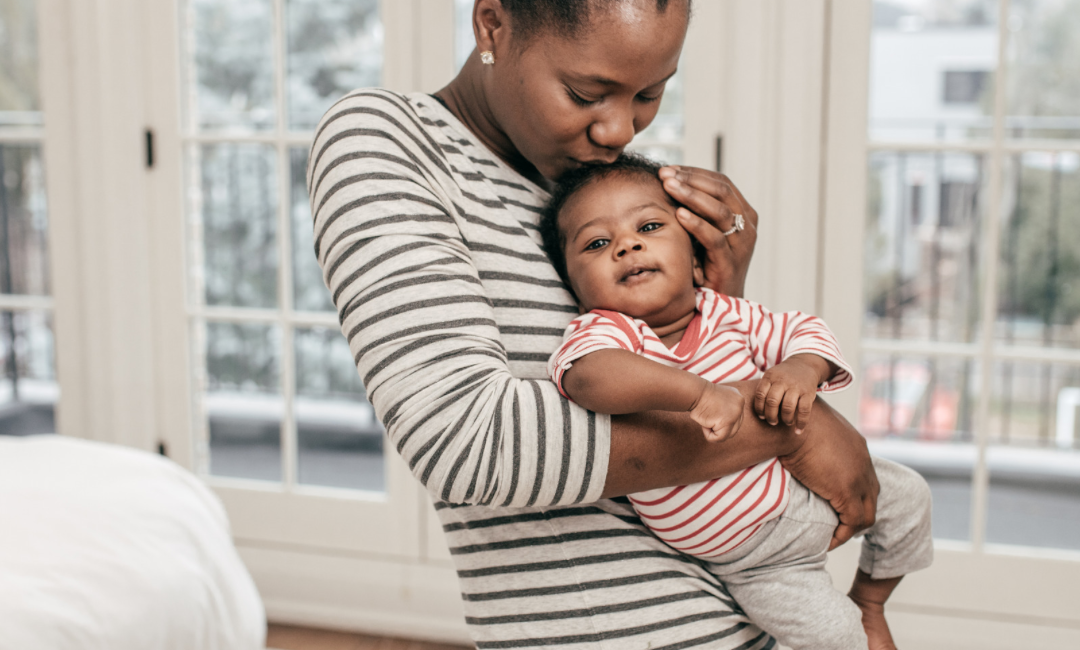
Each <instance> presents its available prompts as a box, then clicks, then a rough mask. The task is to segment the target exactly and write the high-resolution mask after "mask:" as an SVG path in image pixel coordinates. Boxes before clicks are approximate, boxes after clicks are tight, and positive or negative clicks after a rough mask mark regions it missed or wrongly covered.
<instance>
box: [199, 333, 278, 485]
mask: <svg viewBox="0 0 1080 650" xmlns="http://www.w3.org/2000/svg"><path fill="white" fill-rule="evenodd" d="M280 345H281V334H280V332H279V330H278V328H276V327H273V326H270V325H257V324H237V323H207V325H206V379H207V381H206V395H205V397H204V400H205V401H204V408H205V412H206V417H207V420H208V424H209V428H210V473H211V474H214V475H217V476H233V477H238V478H252V479H261V480H267V481H280V480H281V421H282V416H283V413H284V408H283V404H282V400H281V388H280V378H279V374H278V373H279V363H278V355H279V349H280Z"/></svg>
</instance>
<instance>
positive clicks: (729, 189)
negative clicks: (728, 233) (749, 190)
mask: <svg viewBox="0 0 1080 650" xmlns="http://www.w3.org/2000/svg"><path fill="white" fill-rule="evenodd" d="M660 178H661V179H663V180H664V186H665V188H670V189H669V193H670V194H672V196H675V197H676V198H677V199H679V201H680V202H681V203H683V204H684V205H686V207H688V208H690V209H691V210H694V211H695V212H699V211H700V212H704V213H707V214H710V215H711V214H712V213H713V212H714V211H713V210H712V206H713V205H715V204H714V203H713V201H715V202H717V203H719V204H721V205H723V206H724V207H725V208H726V214H727V216H728V217H729V218H730V217H731V215H734V214H741V215H743V217H744V218H745V220H746V223H747V227H748V228H749V227H753V228H755V229H756V228H757V213H756V212H755V211H754V209H753V208H752V207H750V204H749V202H747V200H746V198H745V197H743V195H742V192H740V191H739V188H738V187H736V186H735V184H734V183H732V182H731V179H730V178H728V177H727V176H725V175H724V174H720V173H717V172H714V171H710V170H707V169H699V168H697V167H665V168H663V169H661V170H660ZM675 192H679V193H680V194H681V197H680V196H676V194H675ZM710 199H712V200H711V201H710ZM732 221H733V220H732ZM717 226H718V227H720V228H721V229H722V230H729V229H730V228H731V226H732V224H731V223H718V224H717Z"/></svg>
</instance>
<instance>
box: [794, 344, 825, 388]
mask: <svg viewBox="0 0 1080 650" xmlns="http://www.w3.org/2000/svg"><path fill="white" fill-rule="evenodd" d="M786 360H787V361H795V362H797V363H802V364H804V365H806V366H807V367H808V368H810V369H811V370H812V371H813V372H814V374H815V376H816V377H817V383H816V384H814V386H815V387H817V386H820V385H822V384H824V383H825V382H827V381H829V380H830V379H832V376H833V375H834V374H835V373H836V369H835V368H834V366H833V364H832V362H831V361H829V360H828V359H826V358H825V357H819V356H818V355H816V354H813V353H810V352H804V353H802V354H796V355H793V356H790V357H788V358H787V359H786Z"/></svg>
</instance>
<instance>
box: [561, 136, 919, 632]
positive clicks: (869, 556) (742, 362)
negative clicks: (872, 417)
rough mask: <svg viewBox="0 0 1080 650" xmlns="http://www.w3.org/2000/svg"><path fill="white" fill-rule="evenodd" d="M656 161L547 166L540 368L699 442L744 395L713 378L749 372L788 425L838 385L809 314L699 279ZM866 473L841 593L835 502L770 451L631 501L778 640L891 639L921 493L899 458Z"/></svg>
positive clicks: (595, 399)
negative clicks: (546, 327)
mask: <svg viewBox="0 0 1080 650" xmlns="http://www.w3.org/2000/svg"><path fill="white" fill-rule="evenodd" d="M659 168H660V167H659V165H657V164H655V163H653V162H651V161H649V160H647V159H645V158H641V157H638V156H631V155H623V156H621V157H620V158H619V159H618V160H617V161H615V162H614V163H612V164H610V165H596V166H586V167H582V168H579V169H576V170H573V171H571V172H568V173H567V174H566V175H565V176H564V177H563V178H562V179H560V183H559V186H558V187H557V188H556V189H555V192H554V194H553V195H552V197H551V201H550V203H549V205H548V207H547V210H546V212H545V214H544V216H543V218H542V221H541V232H542V234H543V237H544V246H545V248H546V250H547V252H548V255H549V256H550V257H551V260H552V262H553V263H554V265H555V267H556V268H557V269H558V270H559V272H560V274H561V275H562V276H563V280H564V281H565V282H566V283H567V285H568V286H569V287H570V288H571V290H572V291H573V293H574V295H575V296H576V298H577V300H578V302H579V304H580V305H581V310H582V313H583V315H582V316H579V317H578V318H576V319H575V320H574V321H573V322H572V323H571V324H570V325H569V327H567V329H566V333H565V336H564V340H563V344H562V346H561V347H560V348H559V349H558V350H556V352H555V353H554V354H553V355H552V357H551V360H550V362H549V372H550V374H551V378H552V380H553V381H554V382H555V383H556V384H557V385H558V386H559V390H561V391H562V392H563V394H564V395H566V396H567V397H569V398H570V399H572V400H574V401H575V402H577V403H579V404H581V405H582V406H584V407H586V408H588V409H591V410H594V411H598V412H602V413H611V414H617V413H636V412H640V411H647V410H665V411H689V413H690V417H691V418H693V420H694V421H695V422H697V423H698V424H700V425H701V427H702V430H703V432H704V435H705V436H706V438H708V439H709V440H714V441H720V440H724V439H726V438H728V437H730V436H732V435H735V433H736V432H737V431H738V428H739V425H740V423H741V420H742V414H743V406H744V404H743V398H742V395H741V394H740V393H739V392H738V391H737V390H735V389H734V388H731V387H728V386H722V385H720V384H719V382H725V381H727V382H735V381H742V380H748V379H756V378H759V379H760V381H759V390H758V394H757V397H756V399H755V404H754V408H755V411H756V413H757V415H758V416H759V417H763V418H765V419H767V420H768V421H770V422H776V421H778V419H779V420H783V421H784V422H785V423H786V424H788V425H792V426H795V427H796V433H800V432H801V430H802V428H803V427H805V426H806V424H807V419H808V417H809V415H810V410H811V406H812V404H813V401H814V398H815V396H816V393H817V392H818V391H819V390H820V391H822V392H825V391H832V390H838V389H840V388H843V387H844V386H846V385H848V384H849V383H851V374H852V373H851V368H850V367H849V366H848V365H847V363H846V362H845V361H844V359H843V357H842V356H841V354H840V349H839V346H838V345H837V342H836V339H835V337H834V336H833V335H832V333H831V332H830V331H829V329H828V328H827V327H826V326H825V323H824V322H822V321H821V320H820V319H818V318H814V317H813V316H808V315H806V314H802V313H800V312H787V313H782V314H773V313H771V312H769V311H768V310H766V309H765V308H764V307H762V306H761V305H758V304H756V303H753V302H750V301H749V300H743V299H740V298H732V297H730V296H725V295H722V294H719V293H717V292H715V291H712V290H711V289H707V288H703V287H700V285H701V284H702V282H703V276H702V267H701V265H700V262H699V261H698V259H697V256H696V255H695V251H694V242H693V240H692V239H691V238H690V235H689V234H688V233H687V232H686V231H685V230H684V229H683V228H682V226H681V225H680V224H679V222H678V220H677V219H676V217H675V210H676V208H677V207H678V204H676V203H675V202H673V200H672V199H671V198H670V197H669V196H668V194H667V193H666V192H665V191H664V189H663V186H662V184H661V182H660V180H659V178H658V177H657V172H658V170H659ZM763 398H764V399H763ZM874 469H875V470H876V472H877V476H878V481H879V483H880V485H881V492H880V495H879V497H878V503H877V506H878V509H877V521H876V523H875V525H874V526H873V527H871V528H870V529H868V530H867V531H866V537H865V538H864V541H863V548H862V555H861V557H860V561H859V571H858V572H857V574H856V577H855V581H854V584H853V585H852V587H851V592H850V593H849V594H848V596H849V597H850V598H846V597H844V596H843V595H842V594H840V593H839V592H837V591H835V590H834V589H833V586H832V581H831V579H830V577H829V575H828V573H827V572H826V571H825V553H826V551H827V549H828V546H829V541H830V540H831V538H832V534H833V531H834V530H835V528H836V526H837V524H838V519H837V516H836V513H835V512H834V511H833V509H832V508H831V507H830V506H829V504H828V502H827V501H825V500H824V499H822V498H821V497H818V496H817V495H815V494H814V493H812V492H810V491H809V490H808V489H807V488H806V487H804V486H803V485H802V484H801V483H799V482H798V481H797V480H795V479H793V478H792V477H791V475H790V474H789V473H788V472H787V470H785V469H784V468H783V467H782V466H781V465H780V462H779V461H778V460H777V459H775V458H773V459H771V460H768V461H765V462H762V463H760V464H758V465H756V466H754V467H751V468H749V469H746V470H743V471H742V472H739V473H737V474H733V475H730V476H724V477H721V478H718V479H715V480H712V481H708V482H704V483H698V484H694V485H683V486H679V487H674V488H664V489H659V490H651V491H649V492H642V493H639V494H633V495H630V502H631V503H632V504H633V506H634V509H635V510H636V511H637V513H638V515H640V517H641V520H642V522H644V523H645V525H646V526H648V527H649V529H650V530H652V532H653V533H655V534H656V535H657V537H659V538H660V539H662V540H663V541H664V542H666V543H667V544H669V545H670V546H672V547H673V548H675V549H678V550H680V551H682V552H684V553H687V554H690V555H693V556H695V557H698V558H700V559H701V560H704V562H703V566H704V567H705V568H706V569H707V570H708V571H710V572H712V573H713V574H715V575H716V576H717V577H718V578H720V579H721V580H722V581H723V582H724V583H725V584H726V585H727V587H728V590H729V591H730V593H731V595H732V596H733V597H734V598H735V600H736V601H737V602H738V603H739V605H740V606H741V607H742V609H743V610H744V611H745V612H746V613H747V615H748V616H749V617H750V619H751V620H753V621H754V622H755V623H757V624H758V625H760V626H761V627H762V628H763V629H764V630H765V631H767V632H769V633H770V634H772V635H773V636H775V637H776V638H777V639H778V640H779V641H780V642H781V643H783V644H785V645H787V646H790V647H792V648H794V649H795V650H800V649H803V648H805V649H813V650H823V649H831V648H835V649H837V650H852V649H854V648H867V647H869V648H874V649H882V648H893V647H895V646H894V645H893V642H892V638H891V636H890V634H889V629H888V626H887V624H886V623H885V617H884V603H885V601H886V600H887V598H888V597H889V595H890V594H891V593H892V590H893V589H894V588H895V587H896V585H897V583H898V582H899V581H900V579H901V578H902V577H903V576H904V575H905V574H907V573H909V572H911V571H915V570H918V569H922V568H925V567H927V566H929V565H930V562H931V559H932V555H933V548H932V543H931V538H930V493H929V488H928V487H927V485H926V483H925V481H923V479H922V478H921V477H920V476H919V475H918V474H916V473H915V472H913V471H912V470H910V469H908V468H905V467H903V466H900V465H897V464H895V463H892V462H889V461H886V460H882V459H877V458H875V459H874Z"/></svg>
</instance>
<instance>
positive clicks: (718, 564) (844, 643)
mask: <svg viewBox="0 0 1080 650" xmlns="http://www.w3.org/2000/svg"><path fill="white" fill-rule="evenodd" d="M837 523H838V521H837V518H836V513H835V512H834V511H833V510H832V508H831V507H829V504H828V503H827V502H825V501H824V500H823V499H821V498H819V497H817V496H815V495H813V494H811V493H810V492H809V490H807V489H806V488H805V487H804V486H803V485H801V484H800V483H798V481H792V485H791V498H790V500H789V502H788V507H787V510H786V511H785V512H784V514H783V515H781V517H780V518H779V519H777V520H775V521H773V522H769V524H766V526H765V527H764V528H762V530H761V531H759V532H758V534H757V535H755V536H754V537H752V538H751V539H750V540H748V541H747V542H746V544H744V545H743V546H741V547H739V548H736V549H735V550H733V551H731V552H730V553H728V554H725V555H722V556H720V557H719V558H716V560H715V561H713V562H710V563H707V565H706V566H707V568H708V569H709V570H710V571H712V572H713V573H715V574H716V575H717V576H718V577H719V578H720V579H721V580H723V581H724V584H725V585H726V586H727V588H728V591H729V593H730V594H731V596H732V597H733V598H735V601H736V602H737V603H738V604H739V606H740V607H741V608H742V609H743V611H745V612H746V614H747V616H749V617H750V620H752V621H753V622H754V623H756V624H758V625H759V626H760V627H761V628H762V629H763V630H765V631H766V632H768V633H770V634H772V635H773V636H775V637H776V639H777V640H778V641H779V642H780V643H781V644H783V645H785V646H788V647H790V648H793V649H794V650H822V649H824V650H833V649H835V650H858V649H862V650H865V649H866V648H867V639H866V634H865V633H864V631H863V626H862V615H861V612H860V610H859V608H858V607H856V606H855V603H854V602H852V601H851V599H849V598H848V597H846V596H845V595H843V594H842V593H840V592H838V591H837V590H836V589H834V588H833V585H832V580H831V578H830V577H829V574H828V573H827V572H826V571H825V552H826V549H827V548H828V545H829V540H830V539H831V538H832V534H833V531H834V530H835V529H836V525H837Z"/></svg>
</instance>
